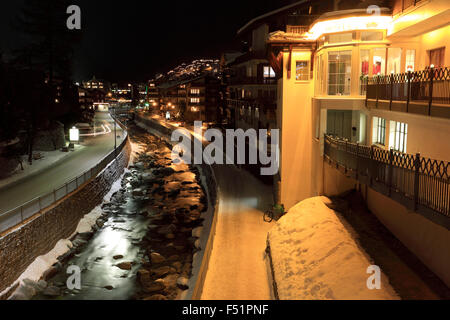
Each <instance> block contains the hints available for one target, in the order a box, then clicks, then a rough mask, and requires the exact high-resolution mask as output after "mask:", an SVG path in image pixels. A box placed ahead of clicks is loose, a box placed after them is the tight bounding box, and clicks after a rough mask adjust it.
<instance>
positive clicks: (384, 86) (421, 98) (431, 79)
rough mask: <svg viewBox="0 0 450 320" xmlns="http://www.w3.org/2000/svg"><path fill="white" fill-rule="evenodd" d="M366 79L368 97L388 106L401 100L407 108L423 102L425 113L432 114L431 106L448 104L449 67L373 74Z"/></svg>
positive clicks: (449, 97)
mask: <svg viewBox="0 0 450 320" xmlns="http://www.w3.org/2000/svg"><path fill="white" fill-rule="evenodd" d="M366 81H367V99H368V100H369V99H370V100H373V101H376V107H377V108H378V106H379V101H380V100H383V101H388V102H389V105H390V109H392V103H393V102H395V101H401V102H404V103H405V104H406V112H409V111H410V105H411V104H416V105H422V106H424V107H425V108H427V110H426V111H427V112H425V113H428V115H432V107H433V106H442V105H449V104H450V69H449V68H447V67H446V68H428V69H425V70H421V71H416V72H407V73H399V74H391V75H384V76H375V77H373V78H369V79H367V80H366Z"/></svg>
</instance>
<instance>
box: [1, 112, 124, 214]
mask: <svg viewBox="0 0 450 320" xmlns="http://www.w3.org/2000/svg"><path fill="white" fill-rule="evenodd" d="M95 121H96V126H98V127H99V128H100V127H101V125H102V124H105V125H106V124H108V125H109V127H110V128H111V129H112V132H110V133H108V134H104V135H99V136H96V137H86V138H84V142H83V143H82V144H83V145H84V146H85V148H83V149H82V150H80V151H78V152H76V153H74V154H73V155H72V156H70V157H68V158H65V159H64V160H63V161H60V162H58V163H56V164H55V165H54V166H52V167H50V168H48V169H46V170H44V171H43V172H41V173H39V174H38V175H36V176H31V177H29V178H28V179H25V180H24V181H22V182H20V183H19V184H16V185H14V186H12V187H10V188H5V189H2V190H0V215H1V214H2V213H5V212H7V211H9V210H12V209H15V208H17V207H19V206H21V205H22V204H24V203H26V202H28V201H31V200H33V199H35V198H37V197H39V196H41V195H44V194H47V193H49V192H52V191H53V190H55V189H56V188H58V187H61V186H62V185H64V184H65V183H66V182H68V181H70V180H72V179H74V178H75V177H77V176H79V175H81V174H82V173H83V172H85V171H87V170H89V169H91V168H92V167H94V166H95V165H96V164H97V163H98V162H99V161H100V160H102V159H103V158H104V157H105V156H106V155H108V154H109V153H110V152H111V151H112V150H114V121H113V119H112V118H111V116H110V115H109V114H108V113H97V114H96V116H95ZM99 131H100V129H99ZM117 135H118V136H120V139H117V145H119V144H120V143H121V142H122V141H123V138H124V134H123V132H122V129H121V128H120V127H119V126H117Z"/></svg>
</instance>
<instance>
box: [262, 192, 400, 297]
mask: <svg viewBox="0 0 450 320" xmlns="http://www.w3.org/2000/svg"><path fill="white" fill-rule="evenodd" d="M329 201H330V200H329V199H328V198H325V197H316V198H312V199H308V200H305V201H303V202H301V203H299V204H298V205H297V206H295V207H294V208H292V209H291V210H290V211H289V213H288V214H287V215H286V216H284V217H283V218H282V219H280V221H279V222H278V223H277V225H276V226H274V227H273V229H272V230H271V231H270V232H269V242H270V248H271V254H272V260H273V268H274V274H275V281H276V284H277V288H278V294H279V297H280V299H281V300H391V299H399V297H398V295H397V294H396V293H395V291H394V290H393V289H392V287H391V286H390V285H389V282H388V279H387V277H386V276H385V275H384V274H382V275H381V283H382V285H381V290H369V289H368V287H367V280H368V279H369V277H370V276H371V274H367V269H368V267H369V266H371V265H373V263H372V262H371V261H370V257H368V255H367V254H366V253H365V252H364V250H363V249H362V248H360V247H359V246H358V243H357V240H355V239H354V236H353V234H354V233H353V232H352V231H351V230H350V228H351V227H349V226H345V225H344V224H343V223H342V221H341V220H340V219H339V217H338V215H337V214H336V213H335V212H334V211H333V210H331V209H329V208H328V207H327V206H326V205H325V203H328V202H329Z"/></svg>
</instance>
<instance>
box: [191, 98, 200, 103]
mask: <svg viewBox="0 0 450 320" xmlns="http://www.w3.org/2000/svg"><path fill="white" fill-rule="evenodd" d="M191 103H200V98H191Z"/></svg>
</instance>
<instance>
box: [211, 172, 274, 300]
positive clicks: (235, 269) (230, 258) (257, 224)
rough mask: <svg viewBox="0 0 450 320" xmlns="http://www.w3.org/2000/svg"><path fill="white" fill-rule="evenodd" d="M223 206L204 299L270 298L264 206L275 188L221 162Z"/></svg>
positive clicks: (220, 211) (220, 201)
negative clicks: (265, 257) (222, 164)
mask: <svg viewBox="0 0 450 320" xmlns="http://www.w3.org/2000/svg"><path fill="white" fill-rule="evenodd" d="M214 171H215V173H216V178H217V181H218V184H219V189H220V190H219V210H218V221H217V228H216V236H215V239H214V246H213V250H212V254H211V259H210V261H209V268H208V271H207V274H206V280H205V285H204V289H203V294H202V300H271V299H272V296H271V282H270V280H269V278H268V274H269V273H268V269H267V266H266V260H265V259H264V256H265V249H266V239H267V233H268V232H269V229H270V228H271V225H270V224H268V223H265V222H264V221H263V211H264V210H265V209H267V208H268V207H269V206H270V205H272V204H273V196H272V190H271V188H270V187H269V186H265V185H263V184H262V183H261V182H260V181H258V180H257V179H256V178H255V177H253V176H252V175H251V174H249V173H248V172H246V171H241V170H238V169H236V168H235V167H231V166H216V167H215V170H214Z"/></svg>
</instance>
